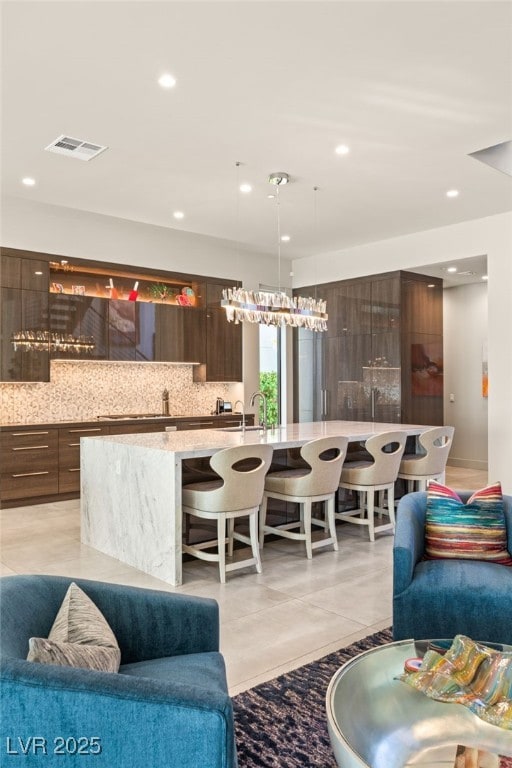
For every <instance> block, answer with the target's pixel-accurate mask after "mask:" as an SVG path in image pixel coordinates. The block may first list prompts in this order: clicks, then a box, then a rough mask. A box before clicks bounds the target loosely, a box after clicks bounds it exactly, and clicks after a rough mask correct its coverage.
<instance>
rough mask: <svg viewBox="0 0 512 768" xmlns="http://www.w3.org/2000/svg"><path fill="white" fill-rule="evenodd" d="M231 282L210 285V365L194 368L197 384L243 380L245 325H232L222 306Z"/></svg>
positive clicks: (207, 300)
mask: <svg viewBox="0 0 512 768" xmlns="http://www.w3.org/2000/svg"><path fill="white" fill-rule="evenodd" d="M233 285H234V283H233V282H230V283H220V282H219V283H213V282H208V283H207V285H206V363H205V364H204V365H199V366H196V367H195V368H194V381H198V382H203V381H242V379H243V370H242V326H241V324H238V325H236V324H235V323H228V321H227V320H226V312H225V310H224V309H223V308H222V307H221V305H220V302H221V299H222V291H223V290H224V289H225V288H232V287H233Z"/></svg>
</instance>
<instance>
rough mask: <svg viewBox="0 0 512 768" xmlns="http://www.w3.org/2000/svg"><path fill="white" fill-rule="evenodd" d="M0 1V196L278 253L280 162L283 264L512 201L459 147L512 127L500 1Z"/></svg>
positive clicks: (477, 145)
mask: <svg viewBox="0 0 512 768" xmlns="http://www.w3.org/2000/svg"><path fill="white" fill-rule="evenodd" d="M2 10H3V62H2V65H3V66H2V71H3V76H2V87H3V94H2V100H3V130H2V182H3V192H4V194H9V195H15V196H19V197H24V198H27V199H31V200H36V201H41V202H45V203H51V204H55V205H63V206H68V207H71V208H78V209H83V210H86V211H95V212H99V213H103V214H108V215H112V216H119V217H122V218H127V219H133V220H137V221H142V222H148V223H151V224H158V225H161V226H165V227H174V228H179V229H185V230H188V231H190V232H196V233H203V234H208V235H213V236H216V237H221V238H228V239H231V240H239V241H240V242H241V243H243V244H245V245H246V246H247V247H249V248H250V249H256V250H260V251H267V252H271V253H272V252H275V250H276V248H277V236H276V220H277V217H276V208H275V201H272V200H269V199H267V194H268V193H269V192H271V191H272V189H271V187H270V185H269V184H268V182H267V177H268V174H269V173H270V172H273V171H285V172H288V173H289V174H290V175H291V177H292V179H293V183H291V184H289V185H288V186H286V187H284V188H282V189H281V205H280V210H281V231H282V233H286V234H289V235H290V236H291V241H290V242H289V243H287V244H283V248H282V253H283V254H284V255H287V256H291V257H295V258H301V257H303V256H310V255H311V254H313V253H321V252H327V251H333V250H337V249H342V248H346V247H350V246H353V245H356V244H361V243H364V242H370V241H374V240H382V239H385V238H390V237H393V236H396V235H400V234H405V233H410V232H415V231H419V230H424V229H429V228H433V227H439V226H443V225H448V224H452V223H455V222H460V221H464V220H468V219H473V218H479V217H483V216H488V215H492V214H496V213H500V212H503V211H506V210H510V209H511V208H512V179H511V178H510V177H509V176H507V175H505V174H503V173H500V172H498V171H496V170H494V169H493V168H490V167H489V166H487V165H485V164H484V163H482V162H478V161H476V160H474V159H473V158H471V157H469V156H468V155H469V153H471V152H475V151H477V150H480V149H483V148H486V147H489V146H491V145H494V144H498V143H500V142H503V141H506V140H508V139H510V138H511V137H512V88H511V74H512V45H511V43H512V34H511V30H512V4H511V3H510V2H492V1H491V2H458V1H457V2H449V1H448V2H447V1H443V2H408V3H406V2H363V1H361V0H359V2H325V3H324V2H320V1H317V0H313V1H312V2H293V1H290V2H281V3H279V2H245V0H237V2H216V1H215V0H213V1H210V2H110V3H108V2H92V1H91V2H73V1H69V0H68V2H44V1H40V2H24V1H23V0H17V1H16V2H14V1H11V2H3V3H2ZM163 72H171V73H172V74H173V75H174V76H175V77H176V79H177V85H176V87H175V88H174V89H173V90H168V91H165V90H163V89H161V88H160V87H159V86H158V84H157V82H156V80H157V77H158V76H159V75H160V74H162V73H163ZM60 134H67V135H69V136H72V137H76V138H79V139H85V140H88V141H91V142H94V143H99V144H106V145H108V147H109V149H108V150H107V151H106V152H104V153H103V154H101V155H100V156H99V157H97V158H96V159H94V160H92V161H90V162H80V161H78V160H73V159H69V158H66V157H63V156H60V155H55V154H51V153H49V152H44V151H43V150H44V147H45V146H47V145H48V144H49V143H50V142H51V141H52V140H53V139H55V138H56V137H57V136H59V135H60ZM340 143H343V144H347V145H349V146H350V149H351V151H350V153H349V154H348V155H346V156H344V157H340V156H337V155H336V154H335V153H334V149H335V147H336V146H337V145H338V144H340ZM236 161H240V162H241V163H242V166H241V167H240V169H239V181H240V182H245V181H247V182H249V183H251V184H252V185H253V191H252V193H251V194H249V195H241V194H240V193H238V192H237V169H236V167H235V163H236ZM24 176H32V177H34V178H35V179H36V181H37V184H36V186H34V187H31V188H26V187H24V186H22V185H21V183H20V180H21V178H22V177H24ZM315 185H316V186H318V187H319V191H318V192H317V193H314V192H313V187H314V186H315ZM451 188H456V189H459V190H460V195H459V197H458V198H455V199H451V200H450V199H448V198H447V197H446V195H445V193H446V191H447V190H448V189H451ZM315 198H316V205H315ZM315 208H316V215H315ZM176 209H179V210H182V211H184V212H185V214H186V217H185V218H184V219H183V220H182V221H181V222H176V221H175V220H174V219H173V217H172V212H173V211H174V210H176ZM237 209H238V213H237Z"/></svg>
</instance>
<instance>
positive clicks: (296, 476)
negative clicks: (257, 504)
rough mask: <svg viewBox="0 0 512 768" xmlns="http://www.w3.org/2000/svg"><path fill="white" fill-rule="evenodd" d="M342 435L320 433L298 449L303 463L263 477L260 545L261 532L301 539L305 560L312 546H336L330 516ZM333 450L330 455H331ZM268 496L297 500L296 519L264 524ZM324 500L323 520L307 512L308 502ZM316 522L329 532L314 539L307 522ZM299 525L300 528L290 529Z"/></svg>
mask: <svg viewBox="0 0 512 768" xmlns="http://www.w3.org/2000/svg"><path fill="white" fill-rule="evenodd" d="M347 444H348V439H347V438H346V437H321V438H319V439H317V440H311V441H310V442H309V443H306V444H305V445H303V446H302V448H301V449H300V456H301V458H302V459H303V460H304V461H305V462H306V465H307V466H299V467H296V468H295V469H285V470H282V471H280V472H271V473H270V474H268V475H267V477H266V480H265V490H264V493H263V501H262V503H261V508H260V546H261V547H263V545H264V539H265V534H267V533H274V534H276V535H277V536H283V537H285V538H287V539H296V540H299V541H304V542H305V544H306V555H307V558H308V560H311V558H312V556H313V549H316V548H317V547H323V546H326V545H327V544H332V545H333V547H334V549H335V550H337V549H338V540H337V538H336V523H335V520H334V495H335V492H336V490H337V489H338V485H339V481H340V474H341V467H342V466H343V461H344V459H345V455H346V453H347ZM333 454H334V455H333ZM269 498H273V499H282V500H283V501H292V502H295V503H296V504H299V509H300V512H299V514H300V520H298V521H295V522H292V523H284V524H282V525H277V526H272V525H267V524H266V517H267V502H268V499H269ZM315 501H320V502H323V503H324V507H325V520H324V521H322V520H317V519H316V518H312V516H311V508H312V504H313V502H315ZM312 525H317V526H320V527H322V528H324V529H325V530H326V531H329V536H328V537H326V538H323V539H320V540H318V541H312V540H311V526H312ZM293 528H300V532H298V533H297V532H296V531H293V530H292V529H293Z"/></svg>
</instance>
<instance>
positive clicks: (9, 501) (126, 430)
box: [0, 414, 254, 507]
mask: <svg viewBox="0 0 512 768" xmlns="http://www.w3.org/2000/svg"><path fill="white" fill-rule="evenodd" d="M240 420H241V416H240V415H238V414H224V415H221V416H189V417H183V416H182V417H177V418H172V417H170V418H162V420H161V421H160V420H159V421H149V422H148V421H146V420H137V421H134V422H132V423H131V424H130V423H127V422H126V421H124V420H123V423H122V424H115V423H112V421H109V422H101V423H98V424H94V423H93V424H91V422H86V423H83V424H80V423H74V424H69V425H67V426H65V427H63V426H61V427H58V428H57V427H52V426H48V425H33V426H30V425H23V426H22V427H18V428H16V427H13V428H12V429H6V428H3V429H2V430H0V467H1V474H0V505H1V506H4V507H16V506H22V505H25V504H34V503H41V502H44V501H58V500H59V498H62V499H69V498H78V496H79V494H80V438H82V437H96V436H98V437H101V436H106V435H130V434H140V433H144V432H146V433H147V432H164V431H165V429H166V427H174V428H175V429H178V430H184V429H212V428H215V427H218V428H222V427H231V426H238V425H239V424H240ZM253 423H254V416H253V414H249V415H247V416H246V424H248V425H251V424H253Z"/></svg>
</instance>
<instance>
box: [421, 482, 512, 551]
mask: <svg viewBox="0 0 512 768" xmlns="http://www.w3.org/2000/svg"><path fill="white" fill-rule="evenodd" d="M425 554H426V559H439V558H448V559H464V560H487V561H488V562H491V563H499V564H500V565H512V557H511V556H510V553H509V552H508V551H507V528H506V523H505V515H504V512H503V496H502V493H501V483H495V484H494V485H489V486H488V487H487V488H482V489H481V490H479V491H475V493H474V494H473V495H472V496H471V498H470V499H468V502H467V503H466V504H464V503H463V502H462V501H461V499H460V498H459V496H458V495H457V494H456V493H455V491H452V490H451V488H447V487H446V486H444V485H440V484H439V483H436V482H434V481H431V482H430V483H429V486H428V492H427V516H426V523H425Z"/></svg>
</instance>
